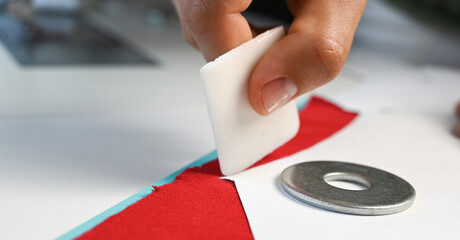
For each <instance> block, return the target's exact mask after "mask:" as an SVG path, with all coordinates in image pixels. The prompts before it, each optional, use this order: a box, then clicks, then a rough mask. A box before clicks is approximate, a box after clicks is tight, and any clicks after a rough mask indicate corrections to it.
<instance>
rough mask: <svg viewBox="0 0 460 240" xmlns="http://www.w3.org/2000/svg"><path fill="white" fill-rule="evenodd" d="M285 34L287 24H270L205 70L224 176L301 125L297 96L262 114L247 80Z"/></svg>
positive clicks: (240, 168) (286, 138)
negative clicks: (255, 107) (252, 100)
mask: <svg viewBox="0 0 460 240" xmlns="http://www.w3.org/2000/svg"><path fill="white" fill-rule="evenodd" d="M284 34H285V33H284V29H283V28H282V27H277V28H274V29H271V30H269V31H267V32H265V33H263V34H260V35H259V36H257V37H256V38H254V39H252V40H250V41H248V42H246V43H244V44H242V45H241V46H239V47H237V48H235V49H233V50H231V51H229V52H227V53H225V54H224V55H222V56H220V57H219V58H217V59H216V60H214V61H213V62H210V63H208V64H206V65H205V66H204V67H203V68H201V70H200V72H201V77H202V79H203V82H204V87H205V93H206V101H207V106H208V112H209V118H210V120H211V124H212V128H213V132H214V140H215V142H216V148H217V155H218V157H219V164H220V168H221V171H222V173H223V174H224V175H233V174H236V173H238V172H241V171H243V170H244V169H246V168H248V167H249V166H251V165H252V164H254V163H255V162H257V161H258V160H260V159H262V158H263V157H264V156H266V155H267V154H269V153H270V152H272V151H273V150H275V149H276V148H278V147H279V146H281V145H283V144H284V143H286V142H287V141H289V140H290V139H291V138H293V137H294V136H295V135H296V133H297V131H298V130H299V116H298V111H297V107H296V104H295V101H292V102H290V103H289V104H287V105H285V106H284V107H282V108H281V109H279V110H277V111H276V112H274V113H272V114H271V115H269V116H261V115H259V114H257V113H256V112H255V111H254V110H253V108H252V107H251V104H250V103H249V97H248V81H249V77H250V75H251V73H252V71H253V69H254V67H255V66H256V64H257V63H258V62H259V61H260V59H261V58H262V57H263V55H264V54H265V53H266V52H267V51H268V49H270V47H271V46H273V45H274V44H275V43H276V42H277V41H279V40H280V39H281V38H283V36H284Z"/></svg>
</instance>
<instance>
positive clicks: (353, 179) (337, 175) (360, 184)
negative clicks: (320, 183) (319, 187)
mask: <svg viewBox="0 0 460 240" xmlns="http://www.w3.org/2000/svg"><path fill="white" fill-rule="evenodd" d="M324 181H325V182H326V183H327V184H329V185H331V186H334V187H336V188H341V189H345V190H352V191H363V190H367V189H369V188H370V187H371V184H370V183H369V181H367V180H366V179H365V178H364V177H362V176H360V175H358V174H355V173H346V172H334V173H328V174H326V175H324Z"/></svg>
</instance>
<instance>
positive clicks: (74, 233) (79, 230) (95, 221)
mask: <svg viewBox="0 0 460 240" xmlns="http://www.w3.org/2000/svg"><path fill="white" fill-rule="evenodd" d="M216 158H217V153H216V151H212V152H210V153H208V154H206V155H205V156H203V157H202V158H200V159H198V160H196V161H194V162H192V163H191V164H189V165H187V166H185V167H184V168H182V169H180V170H178V171H176V172H174V173H172V174H171V175H169V176H167V177H165V178H163V179H161V180H160V181H158V182H156V183H154V184H152V186H162V185H165V184H168V183H171V182H173V181H174V180H175V179H176V177H177V175H179V174H181V173H182V172H183V171H184V170H185V169H187V168H192V167H199V166H201V165H203V164H205V163H207V162H210V161H212V160H214V159H216ZM152 186H149V187H146V188H144V189H143V190H142V191H140V192H138V193H136V194H134V195H133V196H131V197H129V198H127V199H125V200H124V201H122V202H120V203H118V204H117V205H115V206H113V207H111V208H109V209H107V210H105V211H104V212H102V213H100V214H99V215H97V216H95V217H94V218H92V219H90V220H88V221H86V222H85V223H83V224H81V225H80V226H78V227H76V228H74V229H72V230H70V231H69V232H67V233H65V234H64V235H62V236H60V237H58V238H56V239H57V240H66V239H75V238H77V237H78V236H80V235H82V234H83V233H85V232H87V231H89V230H91V229H92V228H94V227H96V226H97V225H99V224H100V223H101V222H103V221H104V220H106V219H107V218H109V217H111V216H113V215H115V214H117V213H119V212H121V211H123V210H124V209H125V208H127V207H129V206H130V205H132V204H134V203H136V202H137V201H139V200H141V199H142V198H144V197H146V196H147V195H149V194H150V193H151V192H152V191H153V187H152Z"/></svg>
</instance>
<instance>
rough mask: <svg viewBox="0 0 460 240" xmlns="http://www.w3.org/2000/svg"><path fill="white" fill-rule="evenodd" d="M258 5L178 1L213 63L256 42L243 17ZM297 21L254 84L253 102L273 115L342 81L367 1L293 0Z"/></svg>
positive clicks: (246, 0)
mask: <svg viewBox="0 0 460 240" xmlns="http://www.w3.org/2000/svg"><path fill="white" fill-rule="evenodd" d="M251 1H252V0H173V2H174V4H175V6H176V9H177V11H178V13H179V17H180V19H181V22H182V31H183V33H184V36H185V38H186V39H187V41H188V42H189V44H190V45H192V46H193V47H195V48H197V49H198V50H199V51H201V52H202V54H203V56H204V57H205V59H206V60H207V61H212V60H214V59H215V58H217V57H218V56H220V55H222V54H224V53H226V52H227V51H229V50H231V49H233V48H235V47H237V46H239V45H240V44H242V43H244V42H246V41H248V40H250V39H252V38H253V37H254V31H252V29H251V27H250V25H249V23H248V22H247V21H246V19H245V18H244V17H243V16H242V15H241V12H243V11H244V10H246V9H247V8H248V7H249V5H250V4H251ZM287 3H288V6H289V9H290V10H291V12H292V13H293V15H294V17H295V19H294V21H293V22H292V24H291V27H290V28H289V30H288V33H287V35H286V37H284V39H282V40H281V41H279V42H278V43H276V44H275V45H274V46H273V47H272V48H271V49H270V50H269V51H268V52H267V54H266V55H265V56H264V57H263V58H262V60H261V61H260V62H259V64H258V65H257V66H256V68H255V69H254V71H253V73H252V76H251V78H250V80H249V100H250V102H251V105H252V107H253V108H254V110H255V111H256V112H258V113H259V114H261V115H268V114H270V113H272V112H274V111H275V110H276V109H278V108H279V107H281V106H283V105H284V104H286V103H287V102H289V101H290V100H291V99H293V98H295V97H297V96H299V95H301V94H303V93H306V92H308V91H311V90H313V89H315V88H317V87H319V86H321V85H323V84H325V83H327V82H329V81H331V80H332V79H333V78H335V77H336V76H337V74H338V73H339V72H340V70H341V69H342V67H343V64H344V63H345V60H346V58H347V55H348V52H349V50H350V47H351V43H352V41H353V36H354V33H355V31H356V27H357V26H358V22H359V20H360V19H361V15H362V13H363V11H364V7H365V4H366V1H365V0H327V1H324V0H287Z"/></svg>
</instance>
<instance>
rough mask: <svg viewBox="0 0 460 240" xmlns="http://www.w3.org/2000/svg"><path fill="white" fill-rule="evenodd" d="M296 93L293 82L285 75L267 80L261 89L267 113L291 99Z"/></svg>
mask: <svg viewBox="0 0 460 240" xmlns="http://www.w3.org/2000/svg"><path fill="white" fill-rule="evenodd" d="M296 93H297V86H296V85H295V84H294V82H293V81H292V80H291V79H289V78H285V77H281V78H277V79H275V80H272V81H270V82H268V83H267V84H266V85H265V86H264V87H263V89H262V102H263V104H264V107H265V111H266V113H267V114H270V113H272V112H274V111H276V110H278V109H279V108H281V107H282V106H284V105H285V104H286V103H288V102H289V100H291V98H292V97H293V96H294V95H295V94H296Z"/></svg>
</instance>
